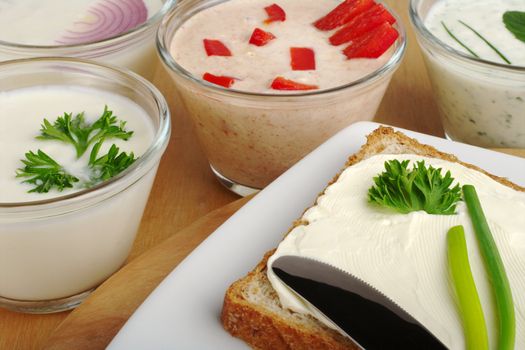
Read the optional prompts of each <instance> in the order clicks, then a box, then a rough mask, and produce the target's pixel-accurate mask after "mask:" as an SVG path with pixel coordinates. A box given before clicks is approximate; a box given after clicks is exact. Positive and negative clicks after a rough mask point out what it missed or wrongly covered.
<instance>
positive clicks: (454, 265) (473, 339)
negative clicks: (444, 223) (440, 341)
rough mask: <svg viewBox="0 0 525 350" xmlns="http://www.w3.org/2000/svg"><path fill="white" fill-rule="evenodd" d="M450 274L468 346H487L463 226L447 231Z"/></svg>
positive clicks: (470, 348) (484, 348) (481, 349)
mask: <svg viewBox="0 0 525 350" xmlns="http://www.w3.org/2000/svg"><path fill="white" fill-rule="evenodd" d="M447 256H448V265H449V270H450V275H451V276H452V281H453V284H454V290H455V292H456V297H457V300H458V306H459V309H460V314H461V316H462V319H463V328H464V330H465V336H466V342H467V349H468V350H488V348H489V338H488V335H487V326H486V323H485V317H484V315H483V309H482V307H481V302H480V300H479V295H478V291H477V289H476V283H475V282H474V277H472V271H471V269H470V263H469V259H468V251H467V242H466V240H465V232H464V230H463V226H454V227H452V228H451V229H450V230H449V231H448V235H447Z"/></svg>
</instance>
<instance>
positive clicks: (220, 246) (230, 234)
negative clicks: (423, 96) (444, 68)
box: [109, 123, 525, 350]
mask: <svg viewBox="0 0 525 350" xmlns="http://www.w3.org/2000/svg"><path fill="white" fill-rule="evenodd" d="M378 126H379V124H375V123H357V124H354V125H352V126H350V127H348V128H346V129H344V130H343V131H341V132H340V133H338V134H337V135H335V136H334V137H332V138H331V139H330V140H328V141H327V142H326V143H324V144H323V145H321V146H320V147H319V148H317V149H316V150H315V151H314V152H312V153H311V154H309V155H308V156H307V157H305V158H304V159H303V160H301V161H300V162H299V163H297V164H296V165H295V166H294V167H292V168H291V169H290V170H288V171H287V172H286V173H285V174H283V175H282V176H281V177H279V178H278V179H277V180H276V181H275V182H273V183H272V184H271V185H269V186H268V187H267V188H266V189H264V190H263V191H261V192H260V193H259V194H258V195H257V196H256V197H255V198H253V199H252V200H251V201H250V202H249V203H248V204H246V205H245V206H244V207H243V208H241V209H240V210H239V211H238V212H237V213H236V214H235V215H233V216H232V217H231V218H230V219H228V220H227V221H226V222H225V223H224V224H223V225H222V226H221V227H219V228H218V229H217V230H216V231H215V232H214V233H213V234H212V235H211V236H210V237H209V238H208V239H206V240H205V241H204V242H203V243H202V244H201V245H200V246H199V247H198V248H196V249H195V250H194V251H193V252H192V253H191V254H190V255H189V256H188V257H187V258H186V259H185V260H184V261H183V262H182V263H181V264H180V265H179V266H178V267H177V268H176V269H175V270H173V271H172V272H171V273H170V274H169V275H168V277H166V279H165V280H164V281H163V282H162V283H161V284H160V285H159V286H158V287H157V289H155V291H154V292H153V293H152V294H151V295H150V296H149V297H148V298H147V299H146V301H145V302H144V303H143V304H142V305H141V306H140V307H139V308H138V309H137V311H136V312H135V313H134V314H133V316H132V317H131V318H130V319H129V320H128V322H127V323H126V324H125V326H124V327H123V328H122V329H121V331H120V332H119V333H118V334H117V336H116V337H115V339H113V341H112V342H111V344H110V345H109V349H112V350H115V349H126V350H129V349H175V348H176V349H202V350H203V349H230V350H234V349H247V348H248V347H247V346H246V344H245V343H243V342H242V341H240V340H238V339H236V338H233V337H232V336H230V335H229V334H228V333H227V332H226V331H224V329H223V328H222V326H221V323H220V321H219V314H220V310H221V307H222V301H223V296H224V292H225V290H226V289H227V288H228V286H229V285H230V284H231V283H232V282H233V281H235V280H237V279H238V278H240V277H242V276H244V275H245V274H246V273H247V272H248V271H250V270H251V269H252V268H253V267H254V266H255V265H256V264H257V263H258V262H259V260H260V259H261V257H262V256H263V254H264V253H265V252H266V251H267V250H269V249H271V248H273V247H275V246H276V245H277V244H278V243H279V241H280V240H281V238H282V235H283V233H284V232H286V231H287V229H288V228H289V226H290V225H291V223H292V221H293V220H295V219H296V218H298V217H299V216H300V215H301V214H302V212H303V210H304V209H305V208H306V207H308V206H310V205H311V204H312V203H313V201H314V199H315V198H316V196H317V194H318V193H319V191H321V190H322V189H323V188H324V187H325V186H326V184H327V183H328V181H329V180H330V179H331V178H332V177H333V176H334V174H336V173H337V172H338V171H339V170H340V169H341V168H342V166H343V165H344V163H345V161H346V159H347V158H348V156H349V155H350V154H352V153H354V152H356V151H357V150H358V149H359V148H360V147H361V145H362V144H363V143H364V142H365V140H366V138H365V135H367V134H368V133H370V132H371V131H372V130H374V129H375V128H377V127H378ZM398 130H400V131H403V132H404V133H406V134H407V135H408V136H411V137H414V138H416V139H418V140H419V141H420V142H422V143H426V144H429V145H432V146H434V147H436V148H438V149H439V150H441V151H444V152H448V153H453V154H455V155H457V156H458V158H460V159H461V160H464V161H466V162H469V163H472V164H475V165H478V166H480V167H481V168H484V169H486V170H488V171H489V172H491V173H493V174H496V175H500V176H505V177H508V178H509V179H510V180H511V181H513V182H515V183H517V184H520V185H522V186H523V185H525V171H523V170H525V160H523V159H521V158H518V157H512V156H508V155H504V154H501V153H497V152H492V151H487V150H485V149H481V148H477V147H473V146H468V145H464V144H460V143H455V142H452V141H448V140H445V139H441V138H437V137H433V136H428V135H423V134H419V133H415V132H411V131H407V130H403V129H398ZM519 169H521V170H519ZM137 283H140V281H137Z"/></svg>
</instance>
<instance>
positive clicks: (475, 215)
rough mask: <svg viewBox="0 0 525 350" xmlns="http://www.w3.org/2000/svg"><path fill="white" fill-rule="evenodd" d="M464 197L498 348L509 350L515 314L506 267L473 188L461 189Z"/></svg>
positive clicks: (512, 346) (464, 187) (511, 345)
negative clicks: (482, 267) (485, 277)
mask: <svg viewBox="0 0 525 350" xmlns="http://www.w3.org/2000/svg"><path fill="white" fill-rule="evenodd" d="M463 197H464V199H465V203H466V204H467V208H468V211H469V214H470V218H471V220H472V225H473V227H474V232H475V233H476V237H477V239H478V242H479V247H480V250H481V253H482V256H483V259H484V261H485V268H486V270H487V274H488V277H489V281H490V284H491V286H492V290H493V292H494V293H493V296H494V299H495V301H496V311H497V317H498V330H499V333H498V334H499V337H498V342H497V344H498V345H497V347H496V348H497V349H499V350H512V349H514V342H515V338H516V319H515V315H514V302H513V300H512V292H511V290H510V283H509V280H508V278H507V274H506V273H505V267H504V265H503V261H502V260H501V256H500V254H499V252H498V247H497V246H496V242H494V238H493V237H492V233H491V232H490V228H489V225H488V223H487V219H486V218H485V215H484V213H483V209H482V207H481V203H480V201H479V198H478V195H477V193H476V189H475V188H474V186H472V185H465V186H463Z"/></svg>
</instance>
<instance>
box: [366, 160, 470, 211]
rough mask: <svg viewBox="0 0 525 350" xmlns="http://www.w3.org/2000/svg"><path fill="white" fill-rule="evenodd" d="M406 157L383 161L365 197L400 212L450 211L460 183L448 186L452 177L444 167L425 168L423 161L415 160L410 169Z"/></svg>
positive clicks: (456, 200)
mask: <svg viewBox="0 0 525 350" xmlns="http://www.w3.org/2000/svg"><path fill="white" fill-rule="evenodd" d="M408 164H409V161H408V160H404V161H402V162H400V161H399V160H397V159H394V160H391V161H387V162H385V170H386V171H384V172H383V173H381V174H380V175H378V176H376V177H374V184H375V185H374V186H372V187H371V188H370V189H369V190H368V199H369V201H370V202H372V203H377V204H379V205H381V206H385V207H388V208H391V209H394V210H396V211H398V212H401V213H404V214H406V213H409V212H412V211H418V210H424V211H426V212H427V213H428V214H439V215H452V214H454V213H455V211H456V204H457V202H458V201H460V200H461V189H460V187H459V184H457V185H456V186H455V187H453V188H451V185H452V182H453V181H454V179H453V178H452V176H451V175H450V172H449V171H447V172H446V174H445V175H444V176H443V175H442V174H441V169H435V168H433V167H432V166H429V167H428V168H427V167H426V165H425V162H424V161H421V162H417V163H416V165H415V166H414V167H413V168H412V170H409V169H408Z"/></svg>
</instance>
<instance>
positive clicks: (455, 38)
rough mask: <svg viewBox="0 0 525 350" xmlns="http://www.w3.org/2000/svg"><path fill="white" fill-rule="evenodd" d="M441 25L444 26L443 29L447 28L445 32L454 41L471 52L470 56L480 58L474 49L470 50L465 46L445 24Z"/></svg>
mask: <svg viewBox="0 0 525 350" xmlns="http://www.w3.org/2000/svg"><path fill="white" fill-rule="evenodd" d="M441 25H442V26H443V28H445V31H446V32H447V33H448V35H450V37H451V38H452V39H454V40H455V41H456V42H457V43H458V44H459V45H461V46H462V47H463V48H464V49H465V50H467V51H468V52H470V54H471V55H472V56H474V57H477V58H479V56H478V54H477V53H475V52H474V51H473V50H472V49H470V48H469V47H468V46H467V45H465V44H464V43H463V42H462V41H461V40H459V39H458V38H457V37H456V36H455V35H454V33H452V31H451V30H450V29H448V27H447V26H446V25H445V22H443V21H441Z"/></svg>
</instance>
